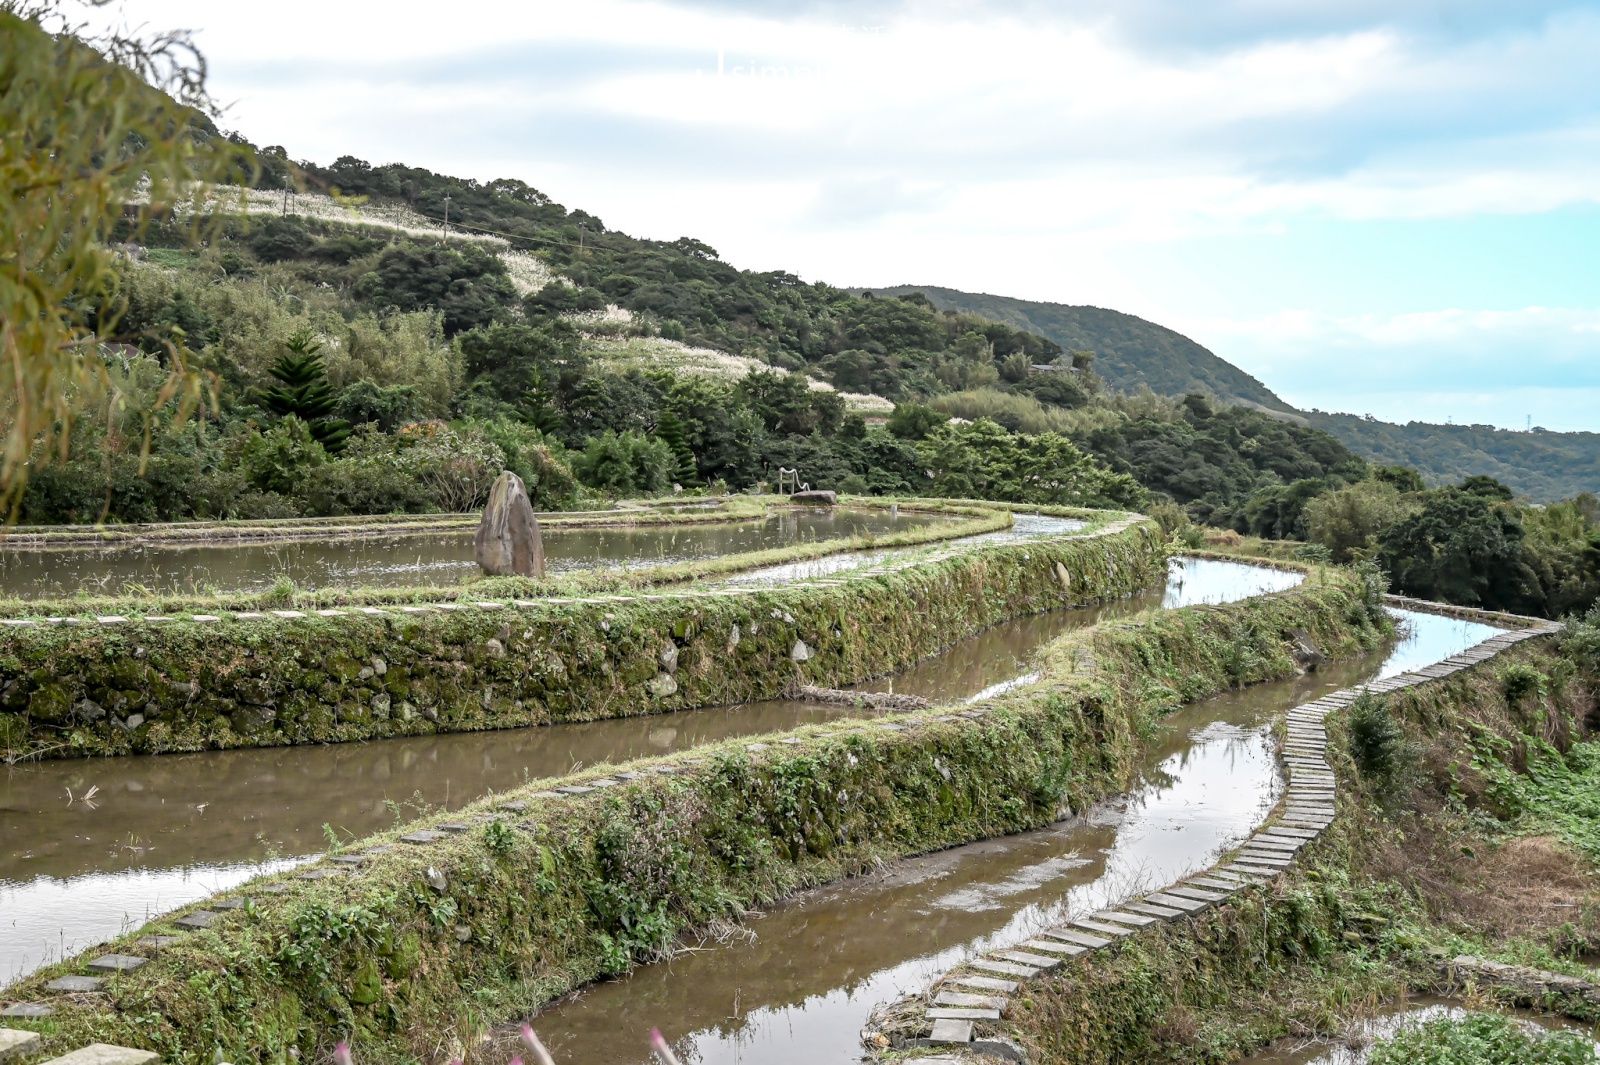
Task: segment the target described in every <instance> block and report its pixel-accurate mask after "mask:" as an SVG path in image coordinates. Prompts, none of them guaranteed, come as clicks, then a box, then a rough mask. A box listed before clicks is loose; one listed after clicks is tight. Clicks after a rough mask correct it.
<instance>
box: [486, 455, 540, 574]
mask: <svg viewBox="0 0 1600 1065" xmlns="http://www.w3.org/2000/svg"><path fill="white" fill-rule="evenodd" d="M473 549H474V550H473V554H474V557H476V558H477V560H478V565H480V566H482V567H483V571H484V572H485V573H487V574H489V575H490V576H492V577H543V576H544V540H543V539H542V538H541V537H540V535H539V519H538V518H536V517H535V516H534V513H533V504H532V503H531V502H530V501H529V500H528V489H527V488H526V487H525V486H524V485H523V483H522V478H521V477H518V476H517V475H516V474H514V473H512V472H511V471H510V470H507V471H505V472H504V473H502V474H501V475H500V476H499V477H496V478H495V480H494V485H493V486H492V487H491V488H490V489H489V504H488V506H486V507H484V508H483V521H482V522H481V523H479V525H478V536H477V539H476V540H475V541H474V543H473Z"/></svg>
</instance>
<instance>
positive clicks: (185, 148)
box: [0, 0, 250, 512]
mask: <svg viewBox="0 0 1600 1065" xmlns="http://www.w3.org/2000/svg"><path fill="white" fill-rule="evenodd" d="M204 80H205V69H204V63H203V61H202V60H201V59H200V56H199V54H198V53H197V52H195V51H194V49H193V47H192V45H190V44H189V42H188V40H187V38H186V37H185V36H184V35H182V34H166V35H162V36H159V37H155V38H147V39H138V38H135V37H130V36H125V35H117V34H112V35H108V36H105V37H103V38H98V39H94V40H90V39H87V38H86V37H85V36H84V35H83V33H82V28H81V27H77V26H73V25H71V24H69V23H68V22H67V20H66V19H65V17H64V16H63V15H62V14H61V12H60V10H59V9H58V6H57V4H56V3H55V2H54V0H46V2H44V3H28V2H23V0H0V440H3V443H0V501H3V502H4V503H5V504H6V507H7V510H8V511H12V512H14V508H15V506H16V503H17V501H18V499H19V498H20V496H21V491H22V489H23V488H24V487H25V485H26V483H27V479H28V475H29V472H30V470H31V469H33V468H37V467H38V466H39V465H42V464H44V463H48V462H50V461H53V460H55V459H57V458H60V457H63V456H64V455H65V452H66V448H67V444H68V441H69V439H70V434H71V425H72V421H73V419H74V418H75V417H77V416H78V415H79V414H81V413H83V412H85V411H88V410H99V409H101V408H102V407H103V406H104V405H105V403H107V402H108V401H110V400H111V399H112V396H111V391H112V385H111V380H110V375H109V374H108V371H107V359H108V355H109V354H110V353H111V351H114V350H115V349H109V350H108V345H110V344H114V343H117V342H121V341H125V340H127V339H129V338H125V337H120V336H119V335H118V332H117V323H118V320H119V318H120V306H119V305H120V299H119V293H118V286H117V282H116V272H115V271H114V269H113V264H114V261H115V255H116V252H115V250H114V249H113V248H111V247H110V246H108V243H107V242H108V240H109V239H110V238H111V237H112V236H113V232H114V230H115V229H116V227H117V225H118V223H119V222H120V221H122V220H124V219H126V220H127V222H128V223H129V232H131V233H134V234H137V233H138V232H140V231H141V229H142V227H143V226H145V225H146V224H148V222H149V221H150V220H152V219H154V218H157V217H173V216H176V217H184V218H189V219H192V220H193V228H192V229H191V233H192V235H193V236H195V237H196V238H198V236H199V235H200V230H199V227H200V224H201V223H200V220H201V218H202V213H201V212H200V211H199V210H197V209H196V208H197V207H198V206H199V205H201V204H202V203H204V202H206V201H205V200H204V199H202V197H204V196H207V195H208V193H207V191H206V190H207V189H208V187H209V186H210V184H211V183H212V182H215V181H219V180H221V179H224V178H227V177H230V176H233V177H238V176H240V175H241V174H247V173H248V172H249V168H250V157H249V154H248V151H247V150H246V149H244V148H242V147H240V146H238V145H235V144H234V143H232V142H231V141H229V140H227V139H226V138H223V137H221V136H219V135H217V133H216V130H215V127H214V126H213V125H212V123H211V121H210V119H209V117H208V115H207V111H208V110H209V109H210V105H209V101H208V100H207V98H206V96H205V89H204ZM164 340H165V343H166V347H167V354H168V357H167V358H166V359H165V360H164V366H165V370H166V379H165V381H164V382H163V385H162V388H161V391H160V395H159V400H158V403H162V404H164V403H175V404H176V405H177V406H178V408H179V414H180V416H182V415H187V414H189V413H192V412H193V411H194V409H195V408H196V407H197V405H198V404H199V403H200V401H201V400H202V399H203V397H204V395H205V392H206V390H205V387H204V381H203V380H202V378H201V376H200V375H199V374H198V373H197V372H195V371H193V370H191V368H190V366H189V364H188V361H187V357H186V356H187V351H186V348H185V345H184V342H183V336H182V334H181V333H178V332H175V333H174V334H173V335H171V336H169V337H166V338H164Z"/></svg>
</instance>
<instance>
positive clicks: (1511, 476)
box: [873, 285, 1600, 503]
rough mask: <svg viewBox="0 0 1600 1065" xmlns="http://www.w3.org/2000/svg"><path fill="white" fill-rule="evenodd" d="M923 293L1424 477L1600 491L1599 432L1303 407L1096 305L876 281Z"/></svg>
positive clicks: (1170, 391)
mask: <svg viewBox="0 0 1600 1065" xmlns="http://www.w3.org/2000/svg"><path fill="white" fill-rule="evenodd" d="M873 291H874V292H875V293H878V294H880V295H895V294H899V293H905V292H921V293H923V294H924V295H926V296H927V297H928V299H929V300H931V301H932V302H933V304H934V305H935V306H936V307H939V308H941V309H944V308H950V309H954V310H961V311H966V312H968V313H972V314H979V315H982V316H983V317H985V318H993V319H995V320H996V321H1001V322H1005V323H1007V324H1008V325H1012V326H1015V327H1017V328H1020V329H1026V330H1028V331H1030V332H1033V333H1037V334H1039V335H1040V336H1042V337H1044V338H1045V339H1047V340H1050V341H1053V342H1054V343H1056V344H1059V345H1061V346H1062V347H1063V348H1065V349H1066V350H1068V351H1079V350H1088V351H1093V352H1095V353H1096V356H1097V358H1096V359H1095V370H1096V371H1098V372H1099V374H1100V375H1101V376H1102V377H1104V378H1105V379H1106V381H1107V382H1108V383H1110V384H1111V385H1112V387H1114V388H1117V389H1119V390H1121V391H1124V392H1131V391H1135V390H1137V389H1138V387H1139V386H1140V385H1148V386H1149V387H1150V388H1151V390H1153V391H1155V392H1160V393H1163V394H1165V395H1177V394H1181V393H1184V392H1191V391H1200V392H1208V393H1210V394H1211V395H1214V396H1216V397H1218V398H1219V399H1222V400H1224V401H1227V400H1233V401H1235V402H1240V401H1243V402H1245V403H1248V404H1254V405H1257V406H1259V407H1262V408H1265V409H1267V410H1268V411H1272V412H1277V413H1278V414H1279V415H1282V416H1287V417H1288V418H1289V419H1290V420H1293V421H1297V422H1300V423H1301V424H1309V425H1311V426H1314V427H1315V428H1318V429H1323V430H1326V431H1327V432H1330V433H1332V434H1333V435H1334V436H1336V437H1338V438H1339V440H1340V441H1341V442H1342V443H1343V444H1344V445H1345V446H1346V447H1348V448H1350V450H1352V451H1354V452H1355V453H1356V454H1358V455H1360V456H1361V457H1362V458H1365V459H1367V460H1369V461H1371V462H1374V463H1379V464H1382V465H1400V466H1410V467H1411V468H1412V469H1415V470H1418V471H1419V472H1421V474H1422V475H1423V477H1424V478H1425V479H1426V480H1427V482H1428V483H1429V484H1434V485H1442V484H1454V483H1456V482H1458V481H1460V480H1461V479H1462V478H1464V477H1471V476H1478V475H1482V476H1489V477H1494V478H1496V479H1497V480H1499V481H1501V482H1503V483H1505V484H1506V485H1509V486H1510V487H1511V488H1512V489H1513V490H1515V491H1516V492H1517V493H1519V494H1521V495H1525V496H1527V497H1528V498H1530V499H1533V500H1535V501H1536V502H1541V503H1548V502H1553V501H1554V500H1557V499H1562V498H1566V497H1569V496H1573V495H1576V494H1578V493H1579V492H1596V493H1600V433H1555V432H1548V431H1545V430H1542V429H1535V430H1534V431H1533V432H1531V433H1525V432H1514V431H1511V430H1506V429H1496V428H1494V427H1493V426H1489V425H1431V424H1428V423H1425V422H1408V423H1406V424H1405V425H1397V424H1395V423H1393V422H1380V421H1374V420H1372V419H1370V418H1362V417H1359V416H1357V415H1354V414H1325V413H1323V412H1321V411H1302V410H1298V409H1296V408H1295V407H1293V406H1291V405H1289V404H1288V403H1286V402H1284V401H1283V400H1282V399H1280V398H1279V397H1278V396H1277V395H1276V394H1274V393H1273V392H1272V390H1271V389H1269V388H1268V387H1267V386H1266V385H1264V384H1262V383H1261V382H1260V381H1258V380H1256V379H1255V378H1254V377H1251V376H1250V375H1249V374H1247V373H1245V372H1244V371H1243V370H1241V369H1239V368H1238V367H1237V366H1234V365H1233V364H1232V363H1229V362H1227V361H1226V360H1224V359H1222V358H1219V357H1218V356H1216V355H1214V354H1212V353H1211V352H1210V351H1208V350H1207V349H1206V348H1204V347H1202V346H1201V345H1199V344H1197V343H1195V342H1194V341H1193V340H1190V339H1189V338H1188V337H1186V336H1184V335H1183V334H1182V333H1178V332H1175V331H1174V330H1171V329H1167V328H1165V327H1164V326H1159V325H1156V324H1155V323H1154V322H1147V321H1145V320H1144V319H1143V318H1136V317H1134V316H1133V315H1131V314H1122V313H1121V312H1118V311H1109V310H1104V309H1102V308H1100V307H1073V306H1069V305H1067V304H1064V303H1038V302H1034V301H1031V300H1019V299H1011V298H1010V297H1007V296H991V295H987V294H984V293H973V292H962V291H959V290H957V289H950V288H938V287H934V286H928V285H901V286H896V287H893V288H881V289H874V290H873Z"/></svg>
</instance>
